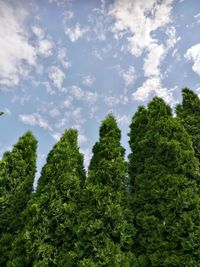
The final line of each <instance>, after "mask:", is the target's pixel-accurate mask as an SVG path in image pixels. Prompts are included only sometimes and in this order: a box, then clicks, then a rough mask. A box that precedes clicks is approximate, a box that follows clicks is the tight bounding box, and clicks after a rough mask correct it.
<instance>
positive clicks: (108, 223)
mask: <svg viewBox="0 0 200 267" xmlns="http://www.w3.org/2000/svg"><path fill="white" fill-rule="evenodd" d="M120 139H121V132H120V130H119V128H118V126H117V123H116V120H115V118H114V117H113V116H112V115H108V116H107V117H106V119H105V120H104V121H103V122H102V124H101V127H100V131H99V141H97V142H96V144H95V145H94V147H93V150H92V151H93V156H92V159H91V162H90V166H89V171H88V179H87V180H86V185H85V189H84V192H83V196H82V211H81V212H80V213H79V222H78V223H79V227H78V242H77V243H76V252H77V258H78V264H77V265H76V266H80V267H83V266H85V267H86V266H87V267H97V266H98V267H100V266H110V267H112V266H113V267H114V266H115V267H119V266H124V267H129V266H134V264H135V258H134V256H133V254H132V253H131V252H130V251H131V248H132V246H133V236H134V229H133V224H132V222H131V216H130V210H129V204H128V201H127V192H126V188H125V179H126V162H125V159H124V153H125V150H124V148H123V147H122V146H121V144H120Z"/></svg>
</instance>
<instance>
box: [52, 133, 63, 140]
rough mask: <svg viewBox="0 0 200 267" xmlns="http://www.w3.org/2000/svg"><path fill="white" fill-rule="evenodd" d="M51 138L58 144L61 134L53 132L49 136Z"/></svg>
mask: <svg viewBox="0 0 200 267" xmlns="http://www.w3.org/2000/svg"><path fill="white" fill-rule="evenodd" d="M51 136H52V137H53V139H54V140H55V141H56V142H58V141H59V140H60V137H61V133H59V132H54V133H52V134H51Z"/></svg>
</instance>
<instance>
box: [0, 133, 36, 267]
mask: <svg viewBox="0 0 200 267" xmlns="http://www.w3.org/2000/svg"><path fill="white" fill-rule="evenodd" d="M36 148H37V141H36V140H35V138H34V136H33V135H32V133H31V132H27V133H26V134H25V135H24V136H22V137H21V138H20V139H19V141H18V142H17V144H16V145H15V146H14V147H13V150H12V151H11V152H6V153H4V155H3V159H2V160H1V162H0V266H6V262H7V260H8V256H9V253H10V250H11V245H12V242H13V240H14V239H15V237H16V235H17V234H18V232H20V231H21V229H22V228H23V226H24V217H23V211H24V210H25V209H26V206H27V202H28V200H29V199H30V196H31V192H32V188H33V181H34V176H35V171H36Z"/></svg>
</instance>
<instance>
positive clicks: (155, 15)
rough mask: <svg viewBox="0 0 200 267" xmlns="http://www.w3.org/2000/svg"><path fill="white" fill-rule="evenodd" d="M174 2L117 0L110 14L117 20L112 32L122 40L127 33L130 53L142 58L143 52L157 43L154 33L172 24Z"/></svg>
mask: <svg viewBox="0 0 200 267" xmlns="http://www.w3.org/2000/svg"><path fill="white" fill-rule="evenodd" d="M172 3H173V0H164V1H157V0H148V1H141V0H135V1H129V0H117V1H115V3H114V4H113V6H112V8H111V9H110V12H109V14H110V15H111V16H112V17H113V18H114V19H115V24H114V26H113V28H112V31H113V32H114V34H115V37H116V38H121V37H123V36H124V34H125V33H126V32H129V33H130V34H131V36H128V37H127V41H128V46H127V49H128V50H129V52H130V53H131V54H133V55H135V56H140V55H141V54H142V52H143V50H144V49H145V48H147V47H149V45H150V44H152V43H155V42H156V40H155V39H153V37H152V33H153V32H154V31H156V30H157V29H159V28H161V27H164V26H166V25H167V24H168V23H169V22H171V10H172Z"/></svg>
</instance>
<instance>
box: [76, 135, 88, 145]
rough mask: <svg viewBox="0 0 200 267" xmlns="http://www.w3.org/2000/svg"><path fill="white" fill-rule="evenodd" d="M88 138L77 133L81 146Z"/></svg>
mask: <svg viewBox="0 0 200 267" xmlns="http://www.w3.org/2000/svg"><path fill="white" fill-rule="evenodd" d="M87 141H88V139H87V137H86V136H85V135H84V134H80V133H79V134H78V144H79V145H80V146H81V145H83V144H85V143H87Z"/></svg>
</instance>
